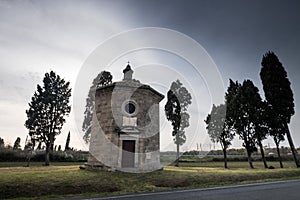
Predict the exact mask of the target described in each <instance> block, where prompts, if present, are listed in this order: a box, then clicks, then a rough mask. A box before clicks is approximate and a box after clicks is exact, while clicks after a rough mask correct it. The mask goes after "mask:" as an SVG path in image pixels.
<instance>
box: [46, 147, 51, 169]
mask: <svg viewBox="0 0 300 200" xmlns="http://www.w3.org/2000/svg"><path fill="white" fill-rule="evenodd" d="M50 147H51V143H47V144H46V153H45V166H49V162H50V159H49V154H50Z"/></svg>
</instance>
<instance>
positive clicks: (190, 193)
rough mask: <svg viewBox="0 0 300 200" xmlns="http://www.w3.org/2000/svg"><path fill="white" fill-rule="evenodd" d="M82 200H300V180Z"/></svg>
mask: <svg viewBox="0 0 300 200" xmlns="http://www.w3.org/2000/svg"><path fill="white" fill-rule="evenodd" d="M76 199H81V200H104V199H111V200H116V199H120V200H174V199H175V200H176V199H184V200H250V199H251V200H253V199H259V200H261V199H266V200H299V199H300V179H298V180H291V181H277V182H268V183H258V184H246V185H234V186H224V187H214V188H205V189H190V190H175V191H167V192H157V193H143V194H129V195H122V196H113V197H93V198H76Z"/></svg>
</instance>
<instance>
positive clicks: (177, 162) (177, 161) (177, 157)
mask: <svg viewBox="0 0 300 200" xmlns="http://www.w3.org/2000/svg"><path fill="white" fill-rule="evenodd" d="M176 145H177V153H176V162H175V166H176V167H179V144H176Z"/></svg>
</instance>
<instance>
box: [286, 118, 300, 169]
mask: <svg viewBox="0 0 300 200" xmlns="http://www.w3.org/2000/svg"><path fill="white" fill-rule="evenodd" d="M285 129H286V136H287V139H288V141H289V144H290V148H291V151H292V153H293V157H294V161H295V163H296V166H297V167H300V162H299V159H298V153H297V150H296V148H295V146H294V142H293V139H292V136H291V133H290V129H289V126H288V124H287V123H285Z"/></svg>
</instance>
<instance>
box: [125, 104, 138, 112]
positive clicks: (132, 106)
mask: <svg viewBox="0 0 300 200" xmlns="http://www.w3.org/2000/svg"><path fill="white" fill-rule="evenodd" d="M135 110H136V108H135V104H134V103H133V102H128V103H126V104H125V112H127V113H128V114H130V115H131V114H133V113H134V112H135Z"/></svg>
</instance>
